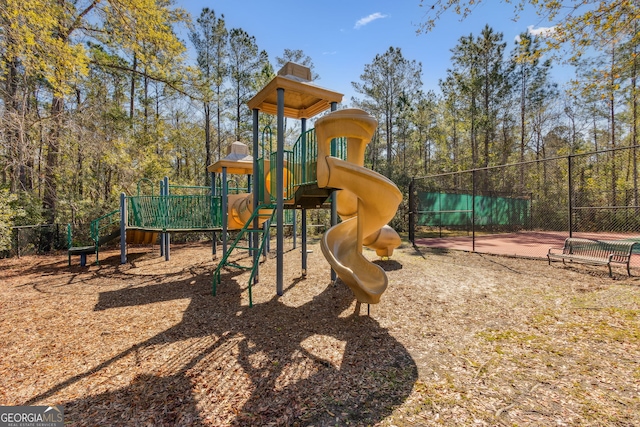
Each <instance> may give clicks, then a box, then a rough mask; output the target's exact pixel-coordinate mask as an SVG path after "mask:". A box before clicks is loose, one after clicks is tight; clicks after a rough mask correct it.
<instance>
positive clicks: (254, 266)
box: [213, 204, 276, 307]
mask: <svg viewBox="0 0 640 427" xmlns="http://www.w3.org/2000/svg"><path fill="white" fill-rule="evenodd" d="M275 211H276V205H275V204H264V205H260V206H258V207H257V208H256V209H255V210H254V211H253V213H252V214H251V217H250V218H249V220H248V221H247V222H246V223H245V224H244V227H242V229H241V230H240V231H239V232H238V235H237V236H236V238H235V239H234V241H233V243H231V246H229V249H228V250H227V252H226V253H225V254H224V256H223V257H222V259H221V260H220V263H219V264H218V266H217V267H216V270H215V271H214V273H213V295H214V296H215V295H216V292H217V287H218V285H219V284H220V273H221V272H222V269H223V268H225V267H232V268H236V269H239V270H250V271H251V275H250V276H249V307H253V297H252V294H251V284H252V282H253V278H254V277H255V275H256V272H257V271H258V262H259V260H260V254H262V251H263V249H264V245H265V242H266V241H267V239H268V238H269V227H258V228H253V223H254V220H256V219H259V218H265V219H266V221H267V222H270V221H271V220H273V215H274V213H275ZM256 233H257V234H258V235H260V234H262V237H261V238H259V239H258V247H252V246H251V242H252V241H253V240H254V239H251V238H250V239H248V241H249V246H240V245H239V243H240V241H241V240H242V238H243V237H244V236H246V235H249V236H252V235H254V234H256ZM234 249H246V250H249V251H257V252H255V253H254V255H253V259H252V261H251V265H240V264H237V263H235V262H232V261H230V260H229V257H230V256H231V253H232V252H233V250H234Z"/></svg>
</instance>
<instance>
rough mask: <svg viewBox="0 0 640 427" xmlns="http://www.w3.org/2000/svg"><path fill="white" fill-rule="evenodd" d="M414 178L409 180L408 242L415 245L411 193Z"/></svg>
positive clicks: (414, 224) (414, 222)
mask: <svg viewBox="0 0 640 427" xmlns="http://www.w3.org/2000/svg"><path fill="white" fill-rule="evenodd" d="M415 183H416V181H415V178H411V182H410V183H409V241H410V242H411V243H413V244H414V245H415V244H416V219H415V209H414V205H415V202H416V200H415V196H414V195H413V192H414V191H415Z"/></svg>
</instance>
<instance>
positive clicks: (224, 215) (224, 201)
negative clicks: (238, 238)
mask: <svg viewBox="0 0 640 427" xmlns="http://www.w3.org/2000/svg"><path fill="white" fill-rule="evenodd" d="M228 195H229V188H228V184H227V167H226V166H223V167H222V201H221V202H222V203H221V205H222V209H221V211H222V212H221V214H222V253H223V254H225V255H226V253H227V222H228V221H227V220H228V218H227V203H228V200H227V196H228Z"/></svg>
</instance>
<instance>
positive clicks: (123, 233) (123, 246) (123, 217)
mask: <svg viewBox="0 0 640 427" xmlns="http://www.w3.org/2000/svg"><path fill="white" fill-rule="evenodd" d="M126 263H127V196H126V195H125V194H124V193H120V264H126Z"/></svg>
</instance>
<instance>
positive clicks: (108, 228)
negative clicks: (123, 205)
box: [89, 209, 120, 245]
mask: <svg viewBox="0 0 640 427" xmlns="http://www.w3.org/2000/svg"><path fill="white" fill-rule="evenodd" d="M89 230H90V232H91V240H93V241H94V243H95V244H97V245H100V244H101V243H102V242H101V241H100V240H101V239H103V238H105V236H111V235H113V234H114V233H115V232H116V231H118V232H119V230H120V210H118V209H116V210H115V211H111V212H109V213H108V214H105V215H102V216H101V217H99V218H96V219H94V220H93V221H91V224H90V226H89Z"/></svg>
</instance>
